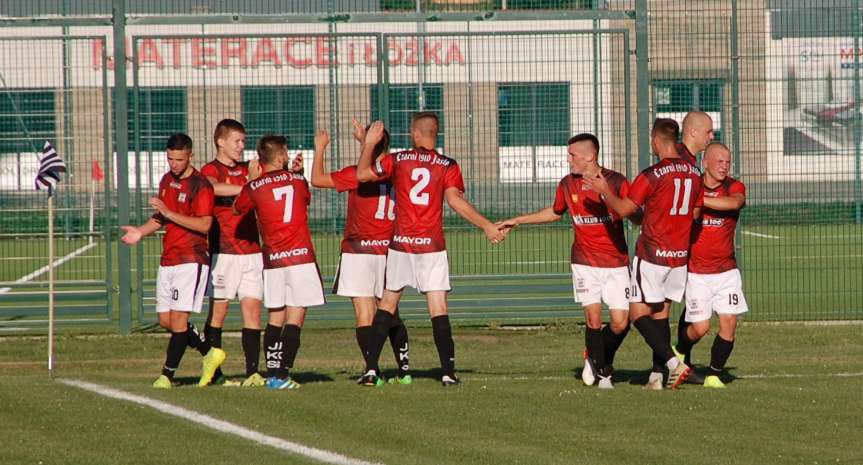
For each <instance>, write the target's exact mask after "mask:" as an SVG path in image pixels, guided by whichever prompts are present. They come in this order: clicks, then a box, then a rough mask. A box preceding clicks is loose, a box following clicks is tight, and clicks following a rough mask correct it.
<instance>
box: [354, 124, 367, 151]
mask: <svg viewBox="0 0 863 465" xmlns="http://www.w3.org/2000/svg"><path fill="white" fill-rule="evenodd" d="M351 125H352V126H353V127H354V139H356V140H357V142H359V143H360V145H362V144H363V141H364V140H366V128H364V127H363V125H362V124H360V122H359V121H357V119H356V118H351Z"/></svg>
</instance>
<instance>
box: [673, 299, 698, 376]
mask: <svg viewBox="0 0 863 465" xmlns="http://www.w3.org/2000/svg"><path fill="white" fill-rule="evenodd" d="M691 325H692V323H689V322H687V321H686V309H684V310H683V311H682V312H680V320H678V321H677V344H675V347H677V351H678V352H680V353H681V354H683V357H684V359H683V360H684V362H685V363H686V364H687V365H690V366H691V365H692V347H693V346H694V345H695V344H696V343H697V342H698V341H693V340H692V339H690V338H689V334H687V332H686V330H687V329H688V328H689V327H690V326H691Z"/></svg>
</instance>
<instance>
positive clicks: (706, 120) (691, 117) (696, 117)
mask: <svg viewBox="0 0 863 465" xmlns="http://www.w3.org/2000/svg"><path fill="white" fill-rule="evenodd" d="M706 125H710V127H711V128H712V127H713V118H711V117H710V115H708V114H707V113H705V112H703V111H690V112H689V113H687V114H686V116H684V117H683V131H684V132H685V131H686V130H687V129H690V128H696V127H702V128H703V127H705V126H706Z"/></svg>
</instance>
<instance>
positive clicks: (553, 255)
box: [0, 0, 863, 331]
mask: <svg viewBox="0 0 863 465" xmlns="http://www.w3.org/2000/svg"><path fill="white" fill-rule="evenodd" d="M72 3H74V5H72ZM815 4H818V5H815ZM821 4H823V5H821ZM819 5H820V6H822V7H823V8H818V6H819ZM860 7H861V5H860V2H859V1H856V0H855V1H851V0H824V1H823V2H811V1H809V2H803V1H799V2H798V1H784V2H773V1H769V0H767V1H764V0H762V1H747V0H737V1H734V0H724V1H706V0H702V1H682V0H656V1H651V2H647V1H643V0H639V1H600V2H592V1H566V0H558V1H550V0H549V1H545V0H533V1H514V0H509V1H505V0H496V1H475V0H440V1H419V2H415V1H409V2H402V1H323V0H321V1H308V2H274V1H253V0H248V1H245V2H240V1H237V2H203V1H202V2H136V1H131V0H129V1H126V2H109V1H104V2H87V6H83V3H81V2H63V1H59V0H58V1H54V2H51V1H41V2H23V1H22V2H15V1H11V2H4V3H3V5H2V6H0V26H4V27H0V61H1V62H2V63H3V65H2V66H0V77H2V78H4V79H5V81H2V80H0V163H2V165H0V176H2V179H0V211H2V216H0V288H4V287H5V288H9V289H7V290H3V289H0V320H4V323H9V322H15V324H16V325H17V324H20V322H21V321H22V317H27V318H30V319H36V320H38V318H39V315H41V314H43V313H44V307H45V303H46V302H47V297H45V291H44V287H45V283H44V278H45V277H44V275H41V274H34V273H35V272H37V271H39V269H41V268H43V267H44V266H46V265H47V263H42V262H46V259H44V258H43V257H44V256H45V253H44V247H43V245H42V244H43V243H44V235H45V231H46V229H47V228H46V226H45V221H46V220H45V218H46V215H45V213H44V211H43V210H44V208H43V207H42V203H43V202H44V199H43V197H42V196H39V195H36V194H34V193H32V192H31V191H30V190H29V186H30V184H31V183H32V179H31V178H32V173H31V171H32V170H33V169H35V168H34V167H35V154H34V152H35V151H36V150H37V149H38V148H39V147H40V146H41V144H42V143H43V142H44V139H50V140H52V141H56V142H57V144H58V149H59V151H60V153H61V154H63V155H64V157H65V158H66V160H67V163H68V164H69V165H70V172H69V176H68V177H67V179H64V182H63V184H62V185H61V188H60V191H59V194H58V203H59V205H60V208H59V210H58V215H57V220H56V221H57V225H56V228H57V230H58V231H61V232H62V238H61V239H60V240H58V245H59V247H60V252H59V253H58V256H59V257H66V258H65V261H64V262H63V263H58V264H56V265H57V267H58V268H57V270H58V277H59V279H60V280H61V292H67V293H68V295H69V297H67V299H68V300H67V302H68V306H69V310H68V311H66V312H67V313H68V314H69V319H70V321H78V320H80V319H81V318H89V319H98V320H100V321H119V322H120V327H121V329H122V330H124V331H125V330H128V328H129V327H130V325H131V324H132V317H133V316H135V317H136V319H137V320H138V321H139V322H142V323H143V322H147V321H150V320H152V319H153V317H152V313H151V312H149V311H145V310H147V309H150V308H151V307H152V291H153V279H154V277H155V269H156V267H157V264H158V255H159V253H160V250H161V247H160V244H159V243H158V241H159V238H158V237H156V238H153V240H148V241H145V242H144V243H143V244H142V245H141V246H139V247H137V248H136V249H133V250H130V249H128V248H126V247H124V246H122V245H120V244H118V242H117V240H116V239H117V233H118V226H119V225H121V224H125V223H141V222H143V221H144V220H145V219H146V217H147V216H148V215H149V210H148V207H147V205H146V200H147V197H148V196H150V195H151V194H153V193H154V189H155V186H156V184H157V183H158V180H159V178H160V176H161V175H162V173H164V171H165V169H166V166H165V162H164V152H163V147H162V144H163V143H164V139H165V137H166V136H167V135H168V134H171V133H173V132H177V131H183V132H187V133H189V134H190V135H191V136H192V138H193V140H194V141H195V144H196V148H195V153H196V155H195V157H196V164H197V165H198V166H200V165H202V164H203V163H205V162H206V161H207V160H209V159H212V158H213V156H214V147H213V145H212V142H211V140H212V139H211V138H212V130H213V128H214V126H215V124H216V123H217V122H218V121H219V120H220V119H222V118H225V117H231V118H235V119H239V120H241V121H243V122H244V124H246V127H247V130H248V143H247V151H248V155H249V156H250V157H252V156H254V154H253V148H254V144H255V142H256V140H257V138H259V137H260V136H261V135H263V134H266V133H270V132H273V133H280V134H286V135H287V136H288V138H289V141H290V144H291V149H292V150H297V151H301V152H303V153H305V154H306V160H307V163H308V162H309V161H310V160H311V147H312V138H313V135H314V131H315V130H316V129H317V128H326V129H328V130H329V131H330V132H331V134H332V135H333V142H332V146H331V151H330V153H329V154H328V157H327V164H328V167H327V168H328V169H336V168H339V167H342V166H345V165H348V164H352V163H354V162H355V160H356V158H357V153H358V152H357V144H356V142H355V141H353V139H352V138H351V135H350V132H351V130H350V120H351V118H357V119H358V120H360V121H370V120H373V119H382V120H384V121H385V122H386V123H387V126H388V128H389V129H390V131H391V132H392V133H393V136H394V137H393V141H394V146H395V147H399V146H406V145H407V143H408V142H407V139H406V127H407V121H408V119H409V116H410V114H411V113H412V112H414V111H417V110H431V111H435V112H437V113H438V115H439V116H440V117H441V120H442V135H441V137H440V139H439V141H438V142H439V144H438V145H439V146H440V148H441V150H442V151H443V152H444V153H446V154H447V155H450V156H452V157H454V158H455V159H456V160H458V162H459V164H460V166H461V168H462V171H463V173H464V176H465V181H466V184H467V195H468V197H469V198H470V199H471V200H472V201H473V202H475V203H476V204H477V206H478V207H479V208H480V209H481V210H482V211H483V212H485V213H486V214H487V215H488V216H490V217H492V218H495V219H497V218H503V217H508V216H511V215H514V214H518V213H524V212H528V211H533V210H536V209H539V208H542V207H545V206H548V205H549V204H550V202H551V200H552V198H553V195H554V189H555V187H556V183H557V181H558V180H559V179H560V177H562V176H563V175H564V174H566V172H567V171H568V166H567V164H566V159H565V154H566V146H565V144H566V139H567V138H568V137H569V136H570V135H572V134H574V133H577V132H582V131H590V132H594V133H596V134H597V135H598V136H599V138H600V141H601V144H602V147H603V148H602V151H601V162H602V163H603V164H604V165H605V166H607V167H611V168H613V169H615V170H618V171H620V172H622V173H624V174H626V175H627V176H628V177H629V178H630V179H631V178H633V177H634V175H635V174H637V172H638V170H639V169H640V168H643V167H645V166H647V165H648V164H649V163H650V159H651V155H650V149H649V141H648V140H647V137H646V134H647V131H648V130H649V124H650V122H651V121H652V118H654V117H656V116H666V117H673V118H676V119H677V120H678V121H679V120H680V119H681V118H682V116H683V115H684V114H685V113H686V112H687V111H690V110H703V111H706V112H708V113H709V114H710V115H711V116H712V117H713V119H714V125H715V127H716V129H717V131H716V137H717V138H718V139H720V140H722V141H723V142H725V143H726V144H728V145H729V146H730V147H731V148H732V152H733V154H734V166H733V171H734V175H735V176H736V177H739V178H741V179H742V180H743V181H744V182H745V183H746V185H747V188H748V202H747V208H746V209H745V210H744V213H743V217H742V220H741V224H740V226H739V230H738V238H737V245H738V254H739V258H740V264H741V268H742V270H743V273H744V276H745V278H744V281H745V283H746V293H747V298H748V300H749V304H750V308H751V309H752V312H751V315H750V318H752V319H769V320H780V319H781V320H789V319H836V318H860V317H861V316H863V308H861V307H860V304H859V302H860V301H861V297H863V290H861V289H860V287H861V286H860V284H861V283H863V265H861V263H863V260H861V258H863V226H861V225H860V222H861V204H863V198H861V196H863V193H861V184H860V183H861V173H860V170H861V161H860V153H861V137H863V136H861V128H863V125H861V113H860V111H861V109H860V106H859V102H860V101H863V100H861V98H860V93H861V87H860V83H861V80H860V78H861V76H860V54H861V50H863V49H861V44H860V35H861V28H860V27H859V25H860V24H861V23H860V17H861V16H860V14H861V9H860ZM56 15H60V16H56ZM854 25H857V27H854ZM27 37H39V38H38V39H28V38H27ZM117 37H125V44H126V45H125V47H122V46H119V45H120V44H121V43H122V42H121V41H118V40H115V38H117ZM113 128H123V130H120V131H116V130H115V129H113ZM115 153H121V154H125V153H128V154H129V156H128V157H126V156H117V155H115ZM97 163H98V166H97ZM28 170H29V171H28ZM98 170H102V171H104V173H105V174H106V176H105V178H104V180H101V181H98V182H94V181H93V180H94V179H98V178H99V177H98V172H96V171H98ZM344 210H345V198H344V197H343V196H341V195H339V194H336V193H334V192H331V191H321V190H315V191H314V192H313V204H312V208H311V218H312V229H313V236H314V237H315V242H316V250H317V255H318V257H319V262H320V265H321V268H322V271H323V274H324V275H326V276H332V274H334V272H335V265H336V262H337V258H338V240H339V235H340V232H341V228H342V226H343V224H344V213H345V212H344ZM91 212H94V213H93V220H92V221H91V220H90V215H91ZM446 222H447V234H448V240H449V246H448V248H449V249H450V257H451V270H452V272H453V274H454V275H456V276H457V277H458V278H457V279H458V280H459V281H462V282H463V283H462V285H457V286H456V292H455V293H454V294H453V302H454V303H453V306H454V308H455V309H456V313H458V312H459V311H461V314H462V315H466V316H473V317H482V318H498V317H500V318H508V317H516V316H528V317H537V316H572V315H577V313H578V312H577V310H578V309H577V308H576V307H575V306H574V304H572V300H571V285H570V283H569V278H568V253H569V242H570V241H571V234H572V233H571V228H570V227H569V226H568V225H567V224H566V223H565V222H561V223H560V224H554V225H548V226H542V227H531V228H522V229H520V230H519V231H518V232H516V233H515V234H513V235H512V236H511V237H510V238H509V239H508V240H507V242H506V243H504V244H503V245H502V246H501V247H497V248H491V247H488V246H486V245H485V244H484V240H482V238H481V235H480V234H479V233H478V232H476V231H475V230H473V229H472V227H468V226H467V225H465V224H464V223H463V222H462V221H460V220H459V219H458V218H457V217H456V216H454V215H452V214H451V213H450V212H448V213H447V216H446ZM635 234H637V230H636V229H635V227H632V226H630V238H631V239H634V237H635ZM91 241H92V242H91ZM631 243H634V242H632V241H631ZM81 249H86V250H84V251H83V252H79V250H81ZM23 278H27V279H26V280H23V281H22V279H23ZM16 281H19V282H16ZM106 302H107V303H106ZM330 306H331V307H332V308H334V309H336V310H339V309H341V310H345V311H344V312H341V313H340V312H338V311H336V312H335V313H334V314H335V315H341V316H344V317H350V315H351V314H350V312H348V311H347V307H348V304H347V303H346V302H341V301H338V300H336V301H335V302H333V303H331V304H330ZM407 306H408V313H410V309H411V308H413V309H415V310H416V315H420V314H421V313H422V309H421V307H422V304H421V302H419V301H415V302H413V303H410V302H409V303H408V304H407ZM503 308H508V309H512V310H513V311H512V312H509V313H507V312H503V311H502V310H501V309H503ZM148 315H149V317H148Z"/></svg>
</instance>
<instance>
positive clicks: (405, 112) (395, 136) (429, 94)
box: [371, 84, 446, 149]
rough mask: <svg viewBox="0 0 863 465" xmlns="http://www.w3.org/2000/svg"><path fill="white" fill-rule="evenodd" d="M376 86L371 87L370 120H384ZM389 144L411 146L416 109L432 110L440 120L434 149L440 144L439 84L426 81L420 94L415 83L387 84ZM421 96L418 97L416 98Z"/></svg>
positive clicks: (443, 126) (441, 131)
mask: <svg viewBox="0 0 863 465" xmlns="http://www.w3.org/2000/svg"><path fill="white" fill-rule="evenodd" d="M379 92H380V89H379V88H378V86H372V87H371V104H372V105H371V107H372V115H371V116H372V118H371V120H372V121H377V120H384V117H383V113H382V111H381V108H380V107H381V102H380V98H379V97H380V93H379ZM388 95H389V98H388V104H389V124H388V126H387V130H388V131H389V132H390V147H392V148H394V149H406V148H410V147H411V146H412V144H411V140H410V127H411V116H412V115H413V114H414V113H416V112H418V111H433V112H434V113H435V114H437V116H438V118H439V120H440V132H438V137H437V148H438V149H443V147H444V134H445V132H446V125H445V124H444V111H443V85H441V84H426V85H424V86H422V93H420V87H419V86H418V85H414V84H410V85H391V86H389V92H388ZM420 97H422V98H420Z"/></svg>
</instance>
